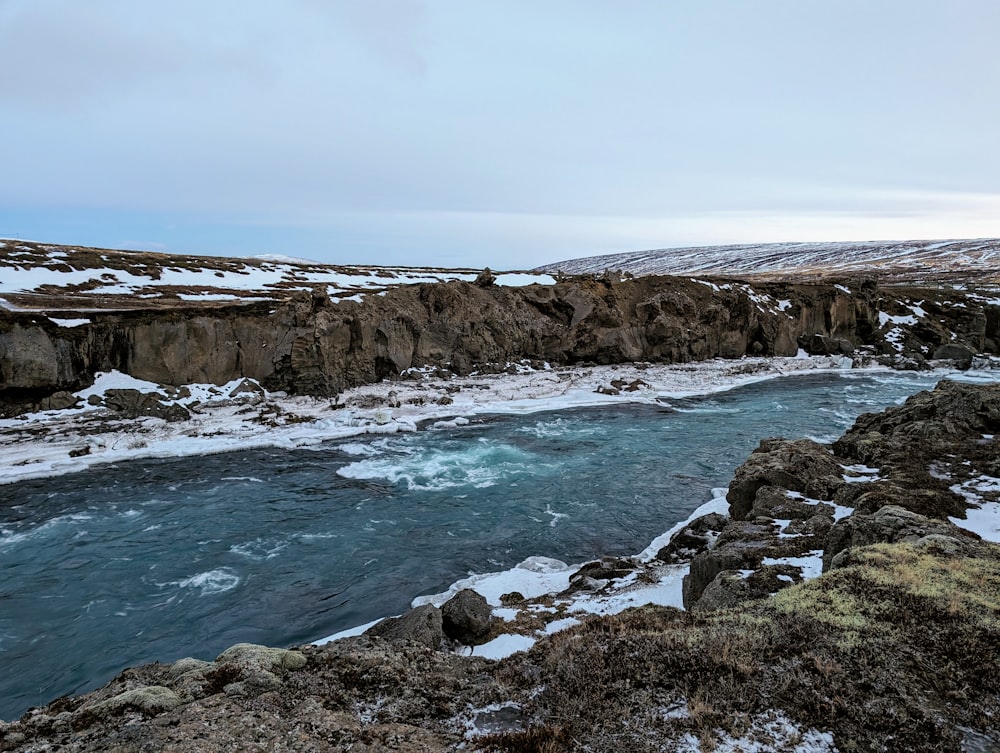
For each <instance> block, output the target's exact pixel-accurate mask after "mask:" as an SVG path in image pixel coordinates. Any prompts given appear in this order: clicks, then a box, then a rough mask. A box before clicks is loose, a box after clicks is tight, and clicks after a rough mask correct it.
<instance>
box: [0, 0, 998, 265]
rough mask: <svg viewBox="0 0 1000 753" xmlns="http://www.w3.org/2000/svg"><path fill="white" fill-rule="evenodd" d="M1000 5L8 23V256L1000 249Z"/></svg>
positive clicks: (820, 0)
mask: <svg viewBox="0 0 1000 753" xmlns="http://www.w3.org/2000/svg"><path fill="white" fill-rule="evenodd" d="M998 35H1000V3H998V2H997V0H948V2H942V1H941V0H933V1H925V0H898V1H896V0H878V1H877V2H872V0H857V1H855V0H743V1H739V0H650V1H649V2H642V1H639V0H635V1H633V2H629V0H614V1H612V0H604V1H601V2H598V1H597V0H527V1H524V2H521V1H519V0H492V1H487V0H284V1H283V2H278V1H277V0H231V1H230V0H170V1H169V2H155V3H154V2H148V1H145V0H87V1H86V2H81V1H80V0H0V51H2V57H0V60H2V62H0V66H2V68H0V136H2V138H0V150H2V151H0V155H2V169H3V178H2V180H0V237H3V236H7V237H14V236H17V237H21V238H31V239H37V240H43V241H52V242H59V243H76V244H88V245H98V246H105V247H112V248H143V249H151V250H165V251H171V252H186V253H208V254H227V255H228V254H232V255H250V254H261V253H280V254H288V255H292V256H302V257H308V258H313V259H318V260H321V261H328V262H333V263H384V264H413V265H421V264H435V265H437V264H443V265H448V266H464V265H468V266H483V265H489V266H492V267H494V268H510V269H512V268H526V267H532V266H535V265H537V264H540V263H543V262H550V261H557V260H560V259H566V258H572V257H578V256H588V255H593V254H599V253H612V252H620V251H631V250H639V249H646V248H660V247H672V246H682V245H699V244H710V243H735V242H754V241H781V240H806V241H808V240H865V239H909V238H970V237H984V236H1000V96H998V92H1000V48H998V46H997V39H998Z"/></svg>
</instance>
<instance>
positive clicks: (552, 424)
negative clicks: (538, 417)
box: [517, 418, 608, 439]
mask: <svg viewBox="0 0 1000 753" xmlns="http://www.w3.org/2000/svg"><path fill="white" fill-rule="evenodd" d="M517 432H518V433H519V434H528V435H530V436H533V437H536V438H538V439H564V438H574V439H575V438H580V437H593V436H599V435H605V434H607V432H608V430H607V428H605V427H604V426H601V425H600V424H595V423H589V424H588V423H581V422H580V421H575V420H572V419H568V418H553V419H551V420H548V421H539V422H538V423H536V424H534V425H533V426H522V427H520V428H519V429H517Z"/></svg>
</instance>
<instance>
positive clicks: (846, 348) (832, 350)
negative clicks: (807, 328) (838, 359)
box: [798, 333, 855, 356]
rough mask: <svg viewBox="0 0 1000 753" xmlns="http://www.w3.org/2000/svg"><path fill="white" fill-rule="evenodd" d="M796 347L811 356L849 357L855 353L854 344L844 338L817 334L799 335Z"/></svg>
mask: <svg viewBox="0 0 1000 753" xmlns="http://www.w3.org/2000/svg"><path fill="white" fill-rule="evenodd" d="M798 346H799V347H800V348H802V350H804V351H805V352H806V353H808V354H809V355H811V356H836V355H843V356H849V355H851V354H852V353H854V351H855V347H854V343H853V342H851V341H850V340H848V339H846V338H838V337H827V336H826V335H821V334H818V333H817V334H812V335H801V336H800V337H799V338H798Z"/></svg>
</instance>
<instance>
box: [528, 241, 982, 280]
mask: <svg viewBox="0 0 1000 753" xmlns="http://www.w3.org/2000/svg"><path fill="white" fill-rule="evenodd" d="M538 269H539V271H545V272H552V273H556V272H563V273H565V274H601V273H603V272H604V271H605V270H621V271H623V272H629V273H631V274H634V275H650V274H660V275H759V274H771V275H773V274H797V275H823V274H851V273H855V274H865V275H872V274H879V273H882V274H884V273H891V272H896V273H902V272H904V271H905V272H907V273H909V274H910V275H916V276H919V275H922V274H923V275H927V276H929V277H933V278H941V277H942V276H946V275H948V274H950V273H958V274H965V275H967V276H969V275H971V274H974V273H980V274H979V275H976V276H975V278H974V279H978V280H979V281H980V282H998V281H1000V278H998V271H1000V239H995V238H987V239H978V240H943V241H872V242H865V243H856V242H839V243H759V244H745V245H733V246H700V247H695V248H667V249H654V250H649V251H635V252H629V253H623V254H606V255H603V256H590V257H586V258H582V259H569V260H566V261H562V262H556V263H554V264H546V265H544V266H542V267H539V268H538ZM984 277H985V279H984Z"/></svg>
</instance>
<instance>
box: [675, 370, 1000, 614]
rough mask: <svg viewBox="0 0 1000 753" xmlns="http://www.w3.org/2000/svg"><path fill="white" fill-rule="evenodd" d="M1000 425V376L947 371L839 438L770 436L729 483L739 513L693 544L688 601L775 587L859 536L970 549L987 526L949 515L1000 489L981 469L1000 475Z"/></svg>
mask: <svg viewBox="0 0 1000 753" xmlns="http://www.w3.org/2000/svg"><path fill="white" fill-rule="evenodd" d="M998 432H1000V385H989V386H973V385H969V384H960V383H957V382H951V381H942V382H941V383H939V384H938V386H937V387H936V388H935V389H934V390H931V391H925V392H921V393H919V394H917V395H914V396H913V397H911V398H909V399H908V400H907V401H906V402H905V403H904V404H903V405H901V406H898V407H895V408H890V409H888V410H886V411H884V412H882V413H878V414H865V415H863V416H861V417H860V418H858V420H857V421H856V422H855V424H854V426H853V427H852V428H851V429H850V430H849V431H848V432H847V433H846V434H844V436H843V437H841V438H840V439H838V440H837V441H836V442H834V443H833V445H832V446H830V447H827V446H824V445H820V444H817V443H816V442H812V441H809V440H794V441H790V440H783V439H767V440H764V441H763V442H761V443H760V446H759V447H758V448H757V449H756V450H755V451H754V452H753V453H752V454H751V455H750V457H749V458H748V459H747V461H746V462H745V463H744V464H743V465H742V466H740V467H739V468H738V469H737V470H736V473H735V475H734V478H733V481H732V483H731V484H730V486H729V491H728V494H727V500H728V501H729V503H730V507H729V512H730V520H729V522H728V523H727V524H726V525H725V526H724V527H723V528H722V529H721V531H720V532H719V533H718V534H717V535H713V536H712V537H711V538H709V539H708V540H707V541H706V543H705V546H704V547H699V546H695V547H694V548H695V549H697V550H698V551H697V553H696V554H695V555H694V557H693V558H692V560H691V564H690V570H689V573H688V575H687V576H686V577H685V579H684V605H685V607H687V608H689V609H715V608H720V607H725V606H732V605H733V604H736V603H739V602H741V601H745V600H749V599H755V598H760V597H762V596H767V595H770V594H773V593H775V592H777V591H778V590H780V589H783V588H787V587H788V586H789V585H791V584H792V583H794V582H798V581H799V580H801V578H802V575H803V571H804V569H810V570H814V571H819V570H820V569H822V570H823V571H826V570H830V569H831V568H834V567H838V566H843V565H844V564H845V563H848V562H850V561H851V560H850V557H851V554H850V553H851V550H852V549H854V548H857V547H864V546H869V545H872V544H878V543H897V542H907V543H917V542H925V543H927V542H930V543H932V544H933V543H935V542H936V545H938V546H942V547H945V548H946V549H949V550H952V551H960V550H962V549H963V547H967V545H968V544H969V542H970V540H975V539H977V538H978V537H977V536H976V535H975V534H973V533H970V532H969V531H966V530H964V529H962V528H960V527H958V526H956V525H955V524H954V523H952V522H950V521H949V520H948V518H956V519H961V518H964V517H965V514H966V513H965V511H966V510H967V509H968V508H969V507H970V506H973V507H974V506H975V504H976V503H975V501H974V500H975V499H977V498H978V499H982V500H985V501H990V500H993V499H995V498H998V497H1000V492H997V491H996V490H995V489H994V488H993V485H992V484H985V485H984V484H982V483H977V481H976V479H982V478H988V479H995V478H997V477H1000V457H998V453H997V451H996V445H995V440H994V435H995V434H996V433H998ZM963 492H964V493H963ZM696 523H697V521H696ZM682 533H684V532H682ZM687 537H688V535H687V534H685V535H684V536H682V537H680V539H679V540H687ZM671 544H673V542H671Z"/></svg>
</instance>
